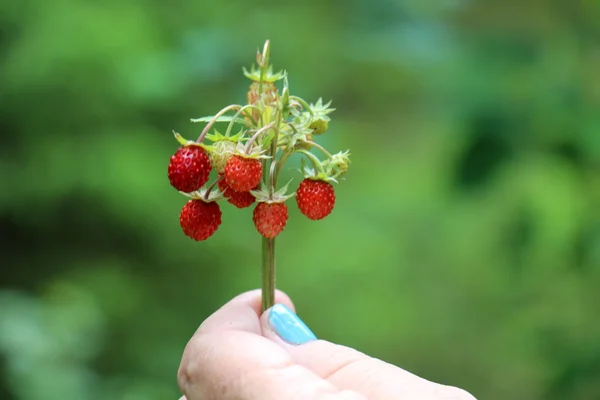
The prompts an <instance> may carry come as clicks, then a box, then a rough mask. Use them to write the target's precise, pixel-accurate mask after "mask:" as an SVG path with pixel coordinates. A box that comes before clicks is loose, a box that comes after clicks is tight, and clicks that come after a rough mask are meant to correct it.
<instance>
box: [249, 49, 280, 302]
mask: <svg viewBox="0 0 600 400" xmlns="http://www.w3.org/2000/svg"><path fill="white" fill-rule="evenodd" d="M260 61H261V63H260V64H262V65H260V69H261V71H260V82H259V84H258V92H259V93H260V94H261V96H262V91H263V86H264V85H263V82H264V78H265V76H266V74H267V70H268V68H269V41H268V40H267V41H266V42H265V47H264V49H263V52H262V57H261V60H260ZM278 114H279V115H278V117H277V122H276V126H275V137H274V138H273V142H272V144H271V147H270V150H269V156H271V161H270V163H271V164H269V163H268V162H267V161H266V160H264V161H263V169H264V170H265V172H270V170H271V168H269V169H267V166H270V165H272V163H274V162H275V157H276V156H277V140H278V136H279V125H280V124H281V110H278ZM260 123H261V125H263V116H262V112H261V115H260ZM267 126H268V128H266V127H262V128H261V129H260V130H259V131H263V129H265V128H266V129H265V131H266V130H268V129H270V128H271V127H272V123H271V124H269V125H267ZM254 136H256V137H258V132H257V134H255V135H254ZM251 141H252V139H251ZM251 141H250V144H251ZM269 175H270V176H269V178H270V180H266V182H265V183H266V184H267V185H269V193H270V194H271V196H272V195H273V192H274V189H275V188H274V185H276V184H277V183H276V182H273V180H272V179H273V176H272V174H269ZM274 304H275V239H268V238H265V237H263V238H262V309H263V312H264V311H266V310H267V309H269V308H271V307H273V305H274Z"/></svg>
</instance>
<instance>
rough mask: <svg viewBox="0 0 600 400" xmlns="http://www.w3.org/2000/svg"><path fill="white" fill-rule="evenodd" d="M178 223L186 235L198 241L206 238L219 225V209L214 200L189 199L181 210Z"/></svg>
mask: <svg viewBox="0 0 600 400" xmlns="http://www.w3.org/2000/svg"><path fill="white" fill-rule="evenodd" d="M179 223H180V224H181V228H182V229H183V233H185V234H186V236H189V237H190V238H192V239H194V240H198V241H200V240H206V239H208V238H209V237H210V236H212V235H213V233H215V232H216V231H217V228H218V227H219V225H221V209H220V207H219V205H218V204H217V203H216V202H214V201H211V202H209V203H206V202H204V201H203V200H190V201H188V202H187V203H186V205H185V206H183V209H182V210H181V214H180V215H179Z"/></svg>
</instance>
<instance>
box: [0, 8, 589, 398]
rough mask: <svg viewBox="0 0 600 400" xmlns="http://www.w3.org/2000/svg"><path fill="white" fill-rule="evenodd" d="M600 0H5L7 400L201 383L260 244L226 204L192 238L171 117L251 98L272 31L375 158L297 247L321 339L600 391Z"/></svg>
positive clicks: (1, 38) (361, 160)
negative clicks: (245, 71) (201, 347)
mask: <svg viewBox="0 0 600 400" xmlns="http://www.w3.org/2000/svg"><path fill="white" fill-rule="evenodd" d="M225 4H227V6H225ZM598 4H599V3H598V2H595V1H591V0H590V1H582V2H576V1H573V2H568V1H549V0H547V1H538V2H515V1H501V0H494V1H486V2H483V1H481V2H476V1H472V2H464V1H463V2H460V1H417V0H402V1H398V2H392V1H388V0H380V1H373V2H361V1H356V0H353V1H348V2H342V3H339V2H338V3H335V2H334V3H332V2H320V1H316V0H309V1H305V2H302V3H297V4H295V5H292V4H288V5H284V4H283V3H274V2H264V4H263V5H260V2H256V1H255V2H251V3H250V2H233V3H231V4H230V3H226V2H178V3H177V5H176V6H173V5H172V4H171V3H169V2H160V1H150V0H147V1H138V2H121V1H116V0H112V1H105V2H101V3H96V2H89V1H84V0H58V1H51V2H49V1H42V0H27V1H8V0H0V60H1V61H0V126H1V129H0V132H2V135H1V136H0V238H2V242H1V248H0V254H1V259H0V260H1V268H0V358H1V359H2V360H3V361H4V365H5V367H4V368H3V370H2V371H1V373H2V374H1V375H0V398H2V399H7V400H13V399H14V400H41V399H43V400H53V399H61V400H62V399H66V398H77V399H82V400H87V399H90V400H102V399H115V398H118V399H147V400H152V399H157V400H158V399H166V398H173V399H175V398H177V396H178V390H177V387H176V381H175V374H176V371H177V367H178V363H179V358H180V356H181V353H182V350H183V347H184V345H185V343H186V341H187V340H188V338H189V337H190V336H191V334H192V333H193V332H194V330H195V329H196V327H197V325H198V324H199V323H200V322H201V321H202V320H203V319H204V318H205V317H207V316H208V315H209V314H210V313H211V312H212V311H214V310H215V309H216V308H217V307H219V306H220V305H221V304H222V303H223V302H225V301H227V300H228V299H229V298H231V297H232V296H233V295H235V294H237V293H239V292H241V291H245V290H248V289H253V288H256V287H258V286H259V285H260V275H259V274H260V272H259V271H260V237H259V235H258V234H257V233H256V232H255V231H254V227H253V225H252V221H251V213H252V210H251V209H250V210H233V209H231V208H227V207H225V208H224V215H223V221H224V222H223V225H222V227H221V228H220V229H219V231H218V232H217V234H216V235H215V236H214V237H213V238H211V240H210V241H209V242H206V243H202V244H198V243H195V242H192V241H191V240H189V239H188V238H186V237H185V236H184V235H183V233H182V232H181V230H180V227H179V223H178V213H179V210H180V208H181V207H182V206H183V204H184V202H185V200H184V199H182V198H180V196H175V195H174V193H173V189H172V188H171V187H170V186H169V184H168V180H167V178H166V172H167V171H166V169H167V163H168V159H169V157H170V156H171V154H172V153H173V152H174V151H175V150H176V148H177V143H176V142H175V141H174V140H173V137H172V133H171V132H172V130H176V131H178V132H182V134H184V136H186V137H187V136H189V137H195V135H197V134H199V132H200V131H201V129H202V126H203V124H202V123H196V124H194V123H191V122H190V117H197V116H200V115H207V114H210V113H211V112H214V110H216V109H219V108H220V107H222V106H224V105H226V104H229V103H231V102H235V101H243V99H244V98H245V92H246V89H247V86H246V85H247V80H246V79H245V78H244V76H243V75H242V73H241V68H242V66H244V65H247V64H248V60H249V59H250V58H251V57H253V56H254V54H255V50H256V48H257V47H258V46H261V45H262V43H264V40H265V39H271V43H272V53H271V57H272V60H273V63H274V64H275V65H276V66H277V67H278V68H285V69H287V70H288V72H289V74H290V76H293V77H294V80H293V81H291V82H290V84H291V90H292V92H295V93H298V94H299V95H301V96H302V97H303V98H306V99H307V100H311V101H316V100H317V98H316V97H318V96H323V97H324V99H325V100H329V99H332V100H333V104H332V106H333V107H335V108H336V109H337V111H336V118H335V119H334V121H333V122H331V123H330V125H329V131H328V134H327V135H324V136H323V138H322V139H323V141H322V142H323V143H324V144H325V146H326V147H332V148H350V149H352V168H351V170H350V171H349V173H348V175H347V179H346V181H345V182H344V184H342V185H339V186H338V187H337V197H338V201H337V204H336V209H335V210H334V212H333V213H332V215H330V216H329V217H328V218H327V219H326V220H324V221H321V222H319V223H318V224H316V223H313V222H312V221H309V220H307V219H305V218H304V217H303V216H302V215H301V214H300V213H299V212H298V211H297V210H291V213H290V220H289V222H288V227H287V228H286V231H285V232H284V233H283V234H282V235H281V237H280V238H279V239H278V266H279V270H278V286H279V287H280V288H281V289H283V290H285V291H287V292H288V293H289V294H290V295H291V296H292V298H293V299H295V302H296V304H297V307H298V309H299V310H300V311H301V313H302V317H303V319H304V320H305V321H306V322H307V323H308V324H309V325H310V326H311V328H313V330H314V331H315V332H316V334H317V335H318V336H319V337H322V338H325V339H328V340H332V341H339V342H341V343H343V344H347V345H351V346H356V347H358V348H359V349H361V350H363V351H365V352H367V353H370V354H373V355H374V356H377V357H380V358H383V359H385V360H387V361H390V362H392V363H396V364H398V365H400V366H402V367H404V368H407V369H409V370H411V371H413V372H415V373H417V374H420V375H423V376H426V377H428V378H430V379H432V380H436V381H441V382H444V383H447V384H452V385H457V386H461V387H464V388H466V389H467V390H469V391H470V392H472V393H473V394H474V395H475V396H476V397H477V398H480V399H490V400H495V399H515V400H520V399H523V400H532V399H547V400H561V399H572V400H589V399H593V398H598V397H600V379H598V377H599V376H600V322H599V321H598V318H597V316H598V312H597V311H598V304H600V294H599V293H600V292H599V291H598V286H599V285H600V212H599V211H598V210H599V209H598V206H597V205H598V204H599V202H600V173H599V166H600V118H599V117H598V115H599V114H598V109H600V108H599V107H600V97H599V93H600V80H599V79H598V71H600V63H599V61H598V54H597V49H595V47H594V46H595V45H596V44H597V43H596V38H597V37H598V34H599V30H600V6H599V5H598ZM232 5H233V6H232ZM291 24H294V25H296V26H306V28H307V30H306V32H305V33H304V34H303V35H296V34H294V33H293V32H292V31H291V30H289V29H288V27H289V26H290V25H291ZM297 166H298V167H299V163H298V165H297ZM286 174H288V175H289V176H292V175H293V171H284V174H283V175H284V176H282V181H287V179H288V177H287V176H285V175H286ZM298 183H299V181H294V182H292V185H295V184H298ZM297 243H302V244H303V245H302V247H298V246H297V245H296V244H297Z"/></svg>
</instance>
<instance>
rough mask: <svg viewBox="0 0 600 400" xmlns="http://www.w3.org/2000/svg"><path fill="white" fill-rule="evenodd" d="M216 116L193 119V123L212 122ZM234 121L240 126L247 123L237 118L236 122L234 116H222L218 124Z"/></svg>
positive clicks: (218, 119)
mask: <svg viewBox="0 0 600 400" xmlns="http://www.w3.org/2000/svg"><path fill="white" fill-rule="evenodd" d="M214 117H215V116H214V115H213V116H209V117H202V118H192V119H191V121H192V122H210V121H212V120H213V118H214ZM231 121H234V122H236V123H238V124H245V123H246V121H245V120H244V119H242V118H239V117H238V118H236V119H235V120H234V119H233V116H231V115H221V116H220V117H219V118H217V122H231Z"/></svg>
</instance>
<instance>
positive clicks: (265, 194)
mask: <svg viewBox="0 0 600 400" xmlns="http://www.w3.org/2000/svg"><path fill="white" fill-rule="evenodd" d="M292 181H293V179H290V181H289V182H288V183H287V184H285V185H284V186H283V187H282V188H281V189H279V190H278V191H276V192H275V193H273V195H272V196H271V194H270V192H269V188H268V187H266V186H264V187H262V188H261V189H259V190H251V191H250V193H252V195H253V196H254V197H255V198H256V201H257V202H259V203H283V202H285V201H287V200H288V199H291V198H292V197H294V196H295V195H296V192H294V193H291V194H286V193H287V191H288V187H289V185H290V183H292Z"/></svg>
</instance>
